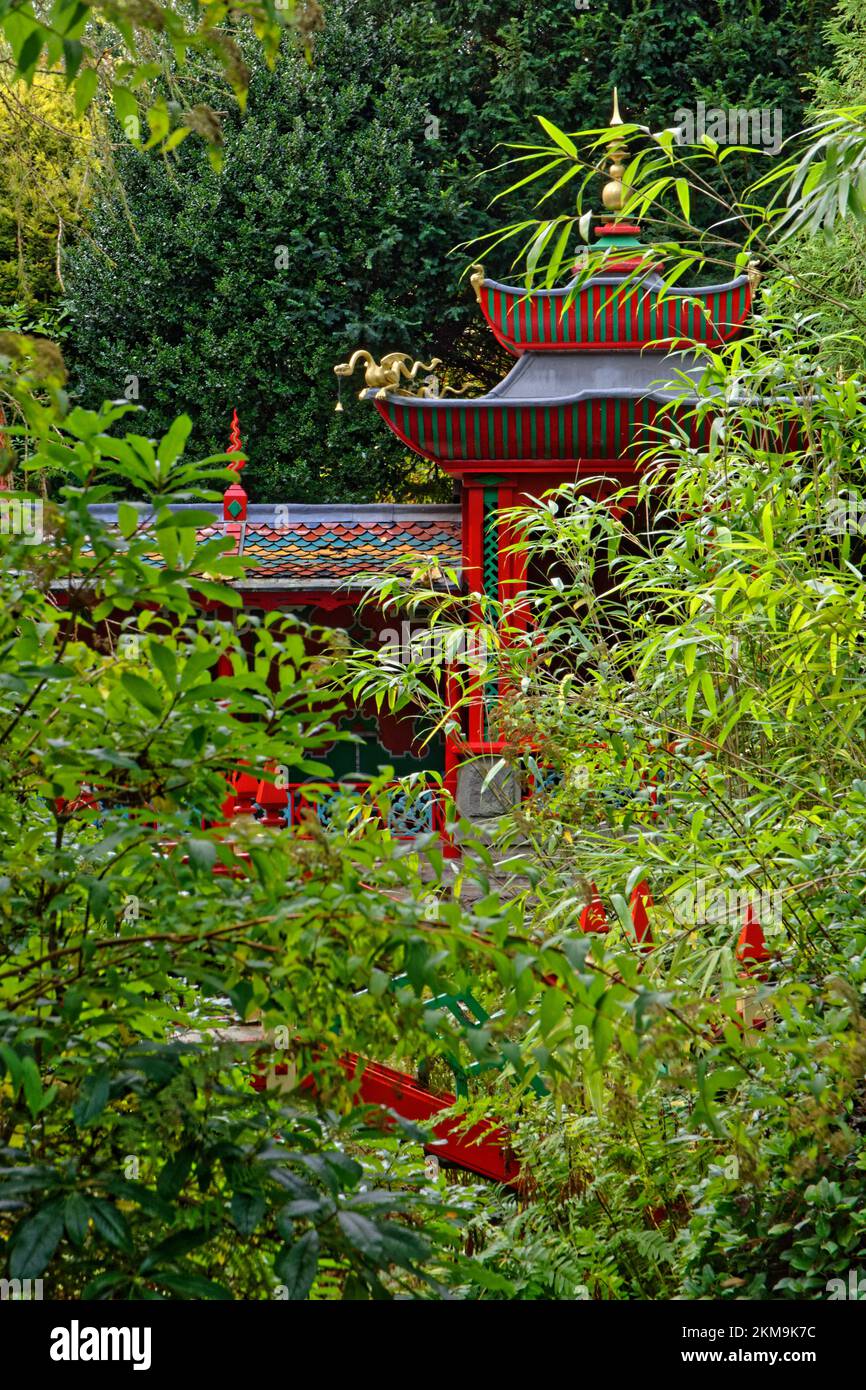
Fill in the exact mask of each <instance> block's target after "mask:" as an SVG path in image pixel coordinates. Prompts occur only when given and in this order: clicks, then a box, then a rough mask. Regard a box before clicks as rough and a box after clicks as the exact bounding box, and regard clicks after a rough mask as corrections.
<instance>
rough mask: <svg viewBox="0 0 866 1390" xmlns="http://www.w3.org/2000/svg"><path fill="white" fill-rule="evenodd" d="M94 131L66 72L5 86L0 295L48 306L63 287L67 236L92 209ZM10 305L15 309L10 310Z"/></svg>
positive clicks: (1, 99) (0, 101)
mask: <svg viewBox="0 0 866 1390" xmlns="http://www.w3.org/2000/svg"><path fill="white" fill-rule="evenodd" d="M93 146H94V131H93V130H92V129H91V124H90V121H88V120H86V119H82V118H80V117H77V116H76V115H75V109H74V106H73V102H72V98H71V96H69V94H68V93H66V92H65V90H64V88H63V86H62V83H61V79H60V75H59V74H47V75H43V74H38V75H37V76H36V77H34V80H33V84H32V86H30V87H29V88H28V87H27V86H26V85H25V84H24V83H23V82H18V83H14V84H9V83H8V82H7V81H6V80H5V79H4V81H3V83H2V86H0V190H2V191H0V300H2V302H3V304H4V305H6V306H8V305H9V304H10V303H15V302H17V303H18V304H19V305H21V306H23V307H25V308H26V309H27V310H28V311H30V312H34V311H35V312H36V313H37V314H38V313H40V312H45V311H46V310H50V309H51V308H52V307H53V306H54V305H55V303H56V301H57V298H58V295H59V293H60V290H61V284H60V281H59V279H58V270H59V267H60V264H61V257H62V251H63V247H64V240H66V241H68V239H69V237H70V236H71V235H72V234H73V233H74V232H75V230H76V228H77V227H79V226H80V225H81V223H82V220H83V217H84V214H85V212H86V204H87V185H88V179H89V176H90V174H91V173H92V172H93V171H94V170H95V168H96V161H95V159H94V156H93ZM7 312H8V310H7Z"/></svg>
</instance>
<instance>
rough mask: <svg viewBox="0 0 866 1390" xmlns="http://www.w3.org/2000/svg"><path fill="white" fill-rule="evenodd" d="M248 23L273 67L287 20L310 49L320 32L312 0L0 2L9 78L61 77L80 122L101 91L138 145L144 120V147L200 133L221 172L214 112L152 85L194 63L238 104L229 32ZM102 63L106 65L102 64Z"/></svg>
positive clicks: (239, 85)
mask: <svg viewBox="0 0 866 1390" xmlns="http://www.w3.org/2000/svg"><path fill="white" fill-rule="evenodd" d="M244 17H245V18H247V19H248V20H249V21H250V23H251V24H252V25H253V27H254V29H255V32H256V35H257V38H258V39H259V40H260V43H261V46H262V51H263V53H264V54H265V56H266V58H267V60H268V61H269V62H273V60H274V57H275V55H276V51H277V48H278V46H279V42H280V35H281V33H282V32H283V29H284V27H285V25H286V24H287V23H288V24H290V25H291V26H292V28H293V29H294V31H295V33H296V35H300V36H301V38H302V40H303V44H304V46H305V47H306V50H307V51H308V52H309V49H310V45H311V42H312V37H313V35H314V33H315V31H316V30H317V29H318V28H319V27H320V26H321V10H320V8H319V5H318V3H317V0H301V3H299V4H296V0H284V3H281V4H279V5H277V4H275V3H273V0H244V2H243V3H242V4H232V5H231V6H229V5H227V4H224V3H222V2H221V0H220V3H217V4H213V3H204V0H194V3H193V4H191V5H188V6H177V5H172V4H166V5H159V4H157V3H155V0H134V3H130V4H127V5H126V6H124V7H121V6H118V5H117V4H115V3H113V0H108V3H105V0H83V3H79V0H54V3H53V4H51V5H44V6H43V5H37V4H33V3H23V4H13V3H12V2H11V0H3V3H2V4H0V34H2V36H3V40H4V47H8V50H9V51H10V52H11V66H12V72H13V77H14V78H20V79H21V80H22V81H23V82H25V83H26V84H27V85H28V86H29V85H30V84H32V83H33V82H34V80H35V79H36V77H37V74H38V73H40V72H42V71H46V70H49V71H50V70H58V71H61V72H62V74H63V80H64V84H65V86H66V88H67V89H68V90H69V92H70V95H71V97H72V98H73V99H74V105H75V111H76V113H77V114H78V115H79V116H82V115H84V113H85V112H86V111H87V110H88V109H89V107H90V105H91V103H92V102H93V99H94V97H95V96H96V94H97V92H98V91H99V90H100V88H101V89H102V91H103V92H104V93H105V94H106V95H107V96H108V97H109V99H110V101H111V103H112V105H113V108H114V111H115V113H116V115H117V119H118V121H119V122H120V123H121V126H122V129H123V135H124V137H125V138H126V139H128V140H130V141H131V142H132V143H133V144H135V145H138V146H141V145H142V144H144V143H145V142H144V141H143V137H142V131H143V122H144V119H145V118H146V120H147V123H148V125H149V127H150V136H149V139H148V141H147V142H146V143H147V147H148V148H154V147H158V148H159V149H161V150H162V151H163V152H167V151H170V150H172V149H175V148H176V147H177V146H178V145H179V144H180V143H181V142H182V141H183V140H184V139H185V138H186V137H187V136H188V135H189V134H190V133H191V132H193V131H195V133H196V134H197V135H199V136H201V137H202V138H203V139H204V140H205V141H206V142H207V147H208V154H209V156H210V160H211V163H212V164H213V166H214V167H215V168H218V167H219V162H220V146H221V126H220V117H219V114H218V111H217V110H215V109H214V108H213V107H212V106H208V105H204V104H203V103H196V104H191V105H189V106H187V107H184V105H182V104H181V103H178V102H177V101H174V102H173V103H172V105H171V107H169V105H168V104H167V103H166V101H165V99H164V98H162V99H160V98H159V97H157V99H156V100H153V97H152V95H151V86H152V84H153V82H154V80H155V79H157V78H159V77H160V76H161V75H163V74H165V73H166V72H167V71H168V69H169V66H170V60H172V59H173V61H174V63H176V64H180V65H181V66H182V65H184V64H185V63H186V62H187V60H188V59H189V58H190V57H192V58H198V59H201V60H204V61H206V62H208V63H209V64H210V66H211V67H212V68H213V69H214V70H216V71H217V72H219V73H220V74H221V76H222V79H223V81H224V82H225V83H226V84H227V85H228V86H229V87H230V88H231V90H232V92H233V94H234V97H235V100H236V101H237V103H238V104H239V105H240V106H241V107H243V104H244V102H245V100H246V93H247V87H248V84H249V70H248V69H247V67H246V64H245V63H244V61H243V59H242V56H241V51H240V48H239V46H238V44H237V42H236V40H235V39H234V38H233V37H232V34H231V32H230V30H229V29H228V28H227V21H228V20H230V19H231V20H232V21H233V22H234V23H236V22H237V21H238V20H239V19H241V18H244ZM106 59H107V60H108V61H106Z"/></svg>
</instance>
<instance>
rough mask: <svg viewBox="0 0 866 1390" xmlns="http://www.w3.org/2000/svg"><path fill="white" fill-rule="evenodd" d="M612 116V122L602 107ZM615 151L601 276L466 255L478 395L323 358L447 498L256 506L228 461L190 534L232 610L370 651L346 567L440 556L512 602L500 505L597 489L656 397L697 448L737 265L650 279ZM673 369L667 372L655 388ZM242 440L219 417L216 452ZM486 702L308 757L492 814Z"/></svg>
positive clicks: (439, 564)
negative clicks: (433, 726)
mask: <svg viewBox="0 0 866 1390" xmlns="http://www.w3.org/2000/svg"><path fill="white" fill-rule="evenodd" d="M613 123H614V124H617V123H619V117H618V112H617V111H616V109H615V112H614V122H613ZM624 153H625V152H624V151H623V150H622V149H619V148H618V147H617V146H615V145H614V146H612V147H610V149H609V154H610V157H611V159H612V161H613V162H612V164H611V168H610V181H609V182H608V183H607V184H606V186H605V188H604V195H603V197H604V204H605V207H606V209H607V210H608V213H609V214H611V218H610V220H609V221H607V222H604V223H603V224H602V225H600V226H598V227H597V230H596V237H597V242H596V244H597V246H598V247H599V248H602V249H603V250H604V251H605V252H606V256H605V260H604V264H603V269H602V271H601V272H600V273H597V274H593V275H592V276H591V277H590V278H588V279H585V280H584V281H583V282H580V279H579V276H578V275H577V274H576V272H577V271H578V270H579V267H575V270H574V271H573V272H572V275H571V278H570V280H569V281H568V282H567V283H566V284H564V285H563V286H562V287H560V288H556V289H551V290H533V291H531V292H527V291H526V289H525V287H524V286H523V285H508V284H500V283H499V282H497V281H496V280H491V279H488V278H487V277H486V276H485V274H484V271H483V268H482V267H480V266H479V267H476V268H475V272H474V274H473V275H472V277H471V284H472V288H473V290H474V293H475V295H476V298H477V301H478V306H479V310H480V312H481V313H482V314H483V316H484V318H485V320H486V322H487V325H488V327H489V328H490V331H491V332H492V333H493V334H494V336H495V337H496V339H497V340H498V342H499V343H500V344H501V345H502V346H503V347H504V348H505V349H506V350H507V351H508V353H510V354H511V356H513V357H514V359H515V361H514V365H513V367H512V368H511V370H510V371H509V373H508V375H507V376H506V377H505V378H504V379H503V380H502V381H501V382H499V384H498V385H497V386H495V387H494V388H493V389H492V390H491V391H489V392H487V394H485V395H481V396H477V397H475V398H464V397H460V398H455V397H453V396H451V397H446V396H438V395H431V394H429V392H430V390H431V388H430V387H422V388H421V389H420V390H419V391H418V392H417V394H416V393H415V389H414V376H413V373H410V372H409V370H408V369H407V368H406V367H405V365H401V364H405V362H406V361H408V360H409V359H408V358H407V357H406V355H405V354H401V353H391V354H388V355H387V356H386V357H385V358H383V359H382V362H381V363H376V362H375V361H374V360H373V358H372V357H371V356H370V354H369V353H368V352H365V351H363V350H359V352H357V353H355V354H354V356H353V358H352V359H351V362H350V363H346V364H342V365H341V366H340V367H338V368H336V369H335V370H336V371H337V372H338V375H341V376H347V375H350V373H351V370H352V367H353V366H354V364H355V362H356V361H357V360H361V361H364V362H365V363H366V372H365V379H366V383H367V384H366V386H365V388H364V389H363V390H362V391H361V393H360V395H361V398H362V399H363V400H364V401H365V402H366V403H368V404H369V405H370V407H371V408H374V409H376V410H378V412H379V414H380V415H381V417H382V419H383V421H384V424H385V426H386V427H387V428H389V429H390V430H392V431H393V433H394V434H395V435H397V437H398V438H399V439H400V440H401V441H402V442H403V443H404V444H405V445H406V446H407V448H409V449H411V450H413V451H414V452H416V453H418V454H420V455H422V456H423V457H424V458H425V459H428V460H432V461H434V462H435V463H436V464H438V466H439V467H440V468H441V469H442V470H443V471H444V472H445V473H447V474H449V475H451V476H452V477H453V478H454V479H456V480H458V482H459V497H460V501H459V504H457V505H454V506H382V505H356V504H347V505H346V506H345V507H342V506H333V505H329V506H294V505H283V506H276V507H274V506H257V505H256V504H255V503H252V504H251V503H250V502H249V499H248V498H247V494H246V492H245V490H244V488H243V485H242V483H241V481H240V469H241V468H242V466H243V465H242V463H240V462H239V463H238V465H237V478H236V481H235V482H233V483H232V485H231V486H230V487H229V488H228V490H227V492H226V494H225V497H224V502H223V512H222V516H219V515H215V516H214V522H213V526H211V527H207V528H205V530H204V531H203V532H202V533H201V536H202V538H203V539H204V538H211V537H212V536H214V535H220V534H225V536H227V537H228V538H230V539H231V540H232V541H233V542H234V552H233V553H235V554H237V555H239V556H242V557H244V558H245V559H247V560H251V561H253V562H254V563H253V564H252V565H251V566H250V568H249V570H248V571H247V573H246V575H245V576H244V578H243V579H242V580H240V581H237V587H238V589H239V591H240V593H241V596H242V599H243V602H244V604H245V605H246V606H248V607H250V608H253V609H258V610H272V609H275V608H278V609H283V610H294V611H298V612H299V613H300V614H301V615H302V616H303V617H304V618H306V619H307V620H308V621H310V622H312V623H315V624H319V625H325V626H333V627H340V628H344V629H346V630H348V631H350V632H352V633H353V635H355V636H356V637H359V638H360V639H361V640H363V641H364V642H365V643H366V644H368V645H370V646H373V647H375V646H376V644H377V643H379V642H381V640H382V637H383V634H384V632H385V630H386V629H389V627H390V622H389V619H388V617H387V616H386V615H384V614H380V615H379V616H378V617H376V616H374V615H372V612H371V609H370V608H369V607H365V609H364V614H363V628H362V627H361V624H360V622H359V619H358V615H357V612H356V610H357V606H358V604H359V602H360V600H361V597H362V593H361V588H360V585H359V581H358V576H361V575H369V574H371V573H377V572H378V573H382V574H385V573H391V574H393V573H398V574H400V573H402V574H404V575H406V576H407V577H408V576H409V575H411V574H412V573H413V572H414V571H416V570H418V569H420V568H423V569H424V570H427V571H428V572H431V571H432V572H434V573H435V572H436V571H437V570H438V571H440V572H441V571H443V570H445V569H449V570H452V571H454V572H456V574H457V575H458V576H459V582H460V584H461V587H462V589H463V590H464V591H465V592H467V593H483V594H484V595H488V596H490V597H491V598H494V599H498V600H501V601H511V602H512V604H513V601H514V599H515V596H519V595H520V594H521V593H522V592H523V591H525V589H526V587H527V583H528V576H527V573H526V566H525V560H524V559H523V558H522V557H521V556H520V555H519V554H516V553H515V552H514V551H513V550H512V549H510V542H511V540H512V539H513V538H512V537H511V536H509V534H508V528H507V527H506V525H505V524H504V522H503V520H502V518H501V513H502V512H503V510H504V509H508V508H511V507H514V506H522V505H527V504H530V503H531V500H532V499H533V498H537V497H539V496H541V494H543V493H544V492H545V490H547V489H549V488H553V487H556V486H558V485H560V484H563V483H568V482H575V481H577V480H579V479H581V478H586V479H592V480H595V481H594V482H593V483H591V484H589V485H590V486H594V487H596V488H600V487H605V486H607V487H609V488H613V487H616V488H621V487H623V486H627V485H628V484H629V483H630V482H632V481H634V480H635V479H636V478H637V474H638V470H639V467H640V463H639V460H640V458H641V455H642V454H643V453H644V451H645V450H646V449H647V447H648V446H650V445H651V444H652V443H653V442H654V425H655V421H656V417H657V415H658V413H659V411H660V410H661V409H662V408H665V409H666V410H667V411H668V412H669V414H670V415H672V416H673V418H674V419H675V420H676V421H677V422H678V423H679V425H680V427H681V429H682V430H683V432H684V434H685V436H686V437H688V438H690V439H691V441H692V443H693V444H694V446H695V447H698V448H700V447H705V446H706V445H707V443H708V439H709V430H710V421H709V420H707V419H706V418H705V419H704V420H703V421H700V422H698V421H696V420H695V419H694V418H693V406H694V404H695V402H696V400H697V397H696V396H694V395H692V394H691V392H690V390H689V378H691V379H692V381H695V382H696V381H697V379H698V378H699V376H700V375H701V371H702V368H701V366H700V364H699V358H698V352H697V349H698V348H700V347H701V346H709V347H713V346H717V345H719V344H720V343H723V342H724V341H725V340H727V339H730V338H731V337H733V336H734V335H735V334H736V333H737V332H738V331H739V330H740V329H741V327H742V326H743V324H744V321H745V319H746V317H747V315H748V313H749V310H750V306H751V301H752V294H753V288H754V285H753V278H752V277H751V276H750V275H748V274H746V275H741V276H740V277H739V278H737V279H735V280H732V281H730V282H729V283H727V284H720V285H710V286H705V287H702V288H697V289H694V288H693V289H688V290H668V291H665V290H664V287H663V283H662V280H661V278H660V276H659V275H658V273H657V271H656V270H655V269H653V268H652V253H651V249H650V248H649V247H646V246H643V245H642V243H641V241H640V239H639V238H640V233H639V228H638V227H636V226H632V225H627V224H625V223H623V222H622V221H620V220H619V217H618V213H619V208H620V206H621V202H622V184H621V177H622V173H623V172H624V168H623V164H622V162H621V159H622V158H623V156H624ZM420 366H421V364H416V368H417V367H420ZM672 381H673V382H676V383H677V384H676V385H674V386H670V385H666V384H665V383H669V382H672ZM241 447H242V446H241V439H240V435H239V432H238V426H237V417H236V416H235V421H234V425H233V432H232V440H231V444H230V451H233V452H239V451H241ZM598 480H602V481H598ZM102 510H104V511H105V512H108V511H109V510H110V509H107V508H106V509H102ZM230 553H232V552H230ZM486 698H487V697H486V694H485V691H484V690H479V692H478V695H477V697H476V699H475V701H474V703H473V704H472V705H471V707H470V708H469V710H468V712H467V713H466V715H465V717H464V719H463V727H462V730H461V732H460V734H455V735H452V736H450V737H449V738H448V739H447V740H446V741H445V744H444V746H441V745H440V746H439V747H438V748H434V749H433V751H432V752H431V750H430V747H429V746H428V747H427V748H426V749H424V750H423V751H422V747H421V742H420V738H419V730H418V729H416V721H415V720H413V718H412V717H411V713H410V714H409V715H406V714H405V713H401V714H400V715H399V716H394V715H391V714H389V713H388V712H387V711H382V712H381V713H380V714H379V715H378V716H376V714H375V712H371V713H367V712H365V711H363V710H359V711H356V712H355V713H354V714H353V715H351V716H349V717H348V727H350V728H352V729H353V731H354V732H355V733H356V734H358V735H359V736H360V741H359V742H357V743H355V744H354V745H347V744H338V745H335V748H334V750H333V756H331V755H330V754H327V753H326V754H325V755H324V756H326V757H330V759H331V762H332V765H333V769H334V775H335V778H337V779H339V781H340V782H343V781H345V780H347V779H348V780H349V781H351V783H352V784H353V785H354V786H358V785H359V784H360V785H363V780H364V778H365V776H366V777H371V776H373V775H375V774H376V773H377V772H378V770H379V767H380V766H383V765H390V766H392V767H393V768H394V770H395V773H396V775H398V776H400V775H404V774H406V773H409V772H413V771H420V770H422V769H424V768H428V769H429V768H435V769H436V770H437V771H439V772H441V773H442V774H443V775H444V782H445V786H446V788H447V789H448V790H449V791H450V792H451V793H452V794H453V795H455V797H456V799H457V804H458V806H459V807H460V810H461V811H462V812H463V814H465V815H467V816H469V817H470V818H474V817H479V816H483V815H485V814H488V815H489V814H491V813H492V812H493V811H494V810H495V809H496V805H494V804H490V803H491V801H492V800H493V801H495V789H494V796H493V797H491V793H490V791H489V789H486V783H485V777H486V773H487V771H488V770H489V765H490V760H491V759H492V758H493V757H494V756H496V755H498V753H499V751H500V750H501V747H502V745H501V743H497V742H496V740H495V738H491V730H490V726H489V720H488V712H487V709H486ZM347 749H348V750H349V756H350V762H349V763H347V762H346V757H347ZM341 759H342V761H341ZM241 780H242V782H247V781H248V782H249V783H250V786H249V787H248V788H247V789H246V793H245V794H244V795H243V797H242V801H243V803H244V804H243V807H242V808H241V807H240V806H239V807H238V809H246V810H249V809H254V803H255V800H256V790H255V783H254V779H253V778H252V777H250V778H249V779H246V778H244V779H241ZM262 786H263V787H264V784H262ZM275 797H276V798H277V800H279V794H278V793H277V792H276V791H275V789H274V788H270V787H269V788H268V789H267V799H268V802H269V806H268V814H270V815H273V816H274V818H275V822H277V823H282V822H283V821H284V820H288V821H289V822H291V821H292V820H293V819H295V813H296V809H298V808H299V807H301V805H302V792H299V791H298V789H292V788H289V789H288V791H287V792H283V793H282V798H283V800H282V804H281V805H275V804H274V798H275ZM485 797H486V799H487V804H485ZM404 804H405V803H404ZM420 804H421V807H422V810H421V811H419V809H418V803H416V804H415V805H414V806H413V807H411V808H410V807H408V806H406V808H405V813H406V817H407V819H406V822H405V823H401V821H400V815H401V812H400V802H399V799H397V800H396V801H395V807H396V809H395V813H394V814H395V817H396V821H395V825H394V827H393V828H394V829H395V832H396V833H400V834H407V835H408V834H412V833H417V832H418V831H419V830H424V829H434V828H440V827H439V824H438V822H437V814H438V804H437V801H436V797H435V795H431V797H430V800H429V801H428V802H427V803H426V808H425V803H424V802H422V803H420Z"/></svg>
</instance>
